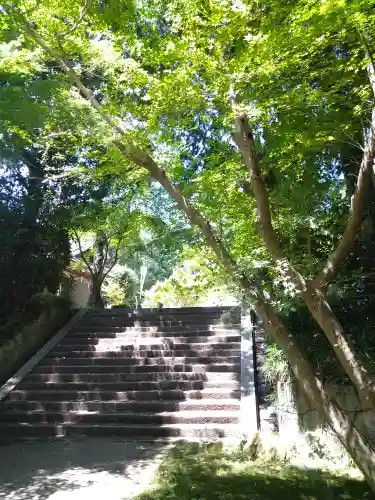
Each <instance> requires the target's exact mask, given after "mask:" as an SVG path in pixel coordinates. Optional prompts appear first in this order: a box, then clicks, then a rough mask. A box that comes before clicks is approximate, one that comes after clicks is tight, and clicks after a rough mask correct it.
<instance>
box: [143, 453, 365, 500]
mask: <svg viewBox="0 0 375 500" xmlns="http://www.w3.org/2000/svg"><path fill="white" fill-rule="evenodd" d="M374 498H375V496H374V495H373V494H372V493H371V492H370V491H369V489H368V487H367V486H366V484H365V483H364V482H363V481H361V480H356V479H350V478H349V477H347V476H345V475H333V474H330V473H328V472H326V471H322V470H311V469H308V470H306V469H299V468H297V467H295V466H292V465H290V464H287V463H282V462H280V461H279V460H276V459H273V460H271V459H268V460H263V461H260V460H259V459H258V460H252V459H251V453H250V454H249V453H247V454H244V453H240V452H233V451H232V452H231V453H229V452H226V451H225V450H223V449H222V447H221V446H220V445H200V446H199V445H196V444H185V445H178V446H176V447H174V448H173V449H172V450H171V451H170V452H169V454H168V455H167V456H166V457H165V459H164V461H163V463H162V464H161V466H160V469H159V473H158V478H157V483H156V485H155V489H153V490H152V491H149V492H145V493H143V494H142V495H140V496H139V497H137V500H177V499H178V500H214V499H215V500H357V499H358V500H359V499H363V500H370V499H374Z"/></svg>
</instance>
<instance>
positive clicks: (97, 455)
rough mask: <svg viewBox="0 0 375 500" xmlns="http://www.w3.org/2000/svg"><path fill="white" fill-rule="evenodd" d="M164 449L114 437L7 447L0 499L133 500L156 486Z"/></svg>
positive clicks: (1, 455)
mask: <svg viewBox="0 0 375 500" xmlns="http://www.w3.org/2000/svg"><path fill="white" fill-rule="evenodd" d="M164 450H165V448H163V447H162V446H161V445H157V444H145V443H136V442H124V441H119V440H118V441H115V440H111V439H109V438H106V439H104V438H95V439H94V438H86V439H82V440H74V441H44V442H41V441H39V442H26V443H15V444H11V445H7V446H1V447H0V499H2V500H3V499H4V500H127V499H131V498H133V497H134V496H135V495H137V494H139V493H140V492H141V491H143V490H144V489H146V488H147V487H148V486H149V485H150V483H151V482H152V479H153V477H154V474H155V471H156V469H157V466H158V463H159V460H160V458H161V457H162V455H163V452H164Z"/></svg>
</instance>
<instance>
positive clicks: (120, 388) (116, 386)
mask: <svg viewBox="0 0 375 500" xmlns="http://www.w3.org/2000/svg"><path fill="white" fill-rule="evenodd" d="M18 387H19V390H21V391H27V390H30V391H43V390H45V389H47V390H50V391H52V390H54V391H60V390H65V391H74V390H76V391H93V390H102V391H116V392H117V393H121V392H124V391H155V390H159V391H169V390H174V389H181V390H184V391H185V390H192V389H197V390H202V389H204V388H206V389H209V388H213V387H214V388H220V387H223V388H233V389H239V382H237V381H235V380H228V381H222V380H220V379H219V380H160V381H153V382H148V381H143V382H138V381H137V382H124V381H120V382H102V381H101V380H100V381H96V382H60V383H59V382H57V383H56V382H47V383H46V382H33V381H32V382H24V383H22V384H20V385H19V386H18Z"/></svg>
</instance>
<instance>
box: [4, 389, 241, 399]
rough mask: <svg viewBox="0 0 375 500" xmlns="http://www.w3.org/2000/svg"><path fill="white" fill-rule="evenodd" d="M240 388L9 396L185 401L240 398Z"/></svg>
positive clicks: (15, 394)
mask: <svg viewBox="0 0 375 500" xmlns="http://www.w3.org/2000/svg"><path fill="white" fill-rule="evenodd" d="M239 398H240V390H236V389H229V388H222V387H221V388H220V389H215V388H213V389H202V390H185V391H183V390H181V389H175V390H145V391H140V390H138V391H121V392H117V391H104V390H92V391H76V390H72V391H67V390H60V391H53V390H48V389H47V388H46V389H43V390H39V391H35V390H27V391H22V390H19V389H18V390H14V391H12V392H11V393H10V394H9V396H8V400H10V401H22V400H23V401H27V400H35V401H38V400H46V401H48V400H51V401H92V400H100V401H112V400H114V399H115V400H117V401H134V400H140V401H148V400H157V399H167V400H172V401H185V400H186V399H239Z"/></svg>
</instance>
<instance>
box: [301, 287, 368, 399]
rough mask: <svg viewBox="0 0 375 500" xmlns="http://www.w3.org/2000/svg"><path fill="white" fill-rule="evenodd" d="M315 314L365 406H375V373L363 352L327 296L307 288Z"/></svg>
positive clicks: (306, 302)
mask: <svg viewBox="0 0 375 500" xmlns="http://www.w3.org/2000/svg"><path fill="white" fill-rule="evenodd" d="M302 297H303V300H304V302H305V304H306V305H307V307H308V309H309V311H310V313H311V315H312V316H313V318H314V319H315V321H316V322H317V323H318V325H319V326H320V327H321V329H322V330H323V332H324V334H325V336H326V338H327V340H328V342H329V343H330V345H331V346H332V349H333V351H334V353H335V355H336V357H337V359H338V360H339V361H340V363H341V366H342V367H343V369H344V371H345V373H346V374H347V375H348V377H349V378H350V380H351V382H352V383H353V385H354V387H355V389H356V391H357V393H358V396H359V398H360V400H361V403H362V405H363V406H364V408H371V407H372V408H375V380H374V374H373V373H372V371H371V370H370V369H369V368H368V367H367V363H365V361H364V360H362V359H360V355H359V354H358V353H357V352H356V351H355V348H354V346H353V344H352V342H351V340H350V338H349V337H348V335H347V334H346V332H345V330H344V328H343V327H342V325H341V323H340V322H339V320H338V319H337V318H336V316H335V314H334V313H333V311H332V309H331V307H330V306H329V304H328V302H327V300H326V298H325V296H324V294H323V293H321V292H320V291H318V290H309V289H308V290H307V291H306V292H304V293H303V295H302Z"/></svg>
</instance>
